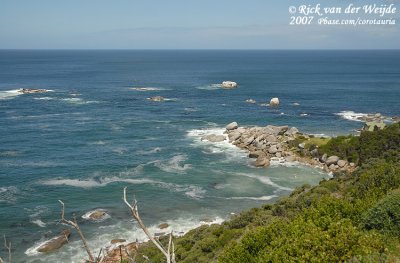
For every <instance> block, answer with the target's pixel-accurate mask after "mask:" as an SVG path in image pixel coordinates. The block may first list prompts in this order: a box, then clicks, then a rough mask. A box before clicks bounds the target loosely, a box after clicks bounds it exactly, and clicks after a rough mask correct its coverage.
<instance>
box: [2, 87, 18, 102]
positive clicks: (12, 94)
mask: <svg viewBox="0 0 400 263" xmlns="http://www.w3.org/2000/svg"><path fill="white" fill-rule="evenodd" d="M22 94H23V93H21V89H14V90H6V91H0V100H2V99H12V98H14V97H15V96H18V95H22Z"/></svg>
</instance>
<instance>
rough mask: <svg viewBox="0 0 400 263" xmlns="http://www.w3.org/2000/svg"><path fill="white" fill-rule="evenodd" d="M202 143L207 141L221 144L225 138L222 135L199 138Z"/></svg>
mask: <svg viewBox="0 0 400 263" xmlns="http://www.w3.org/2000/svg"><path fill="white" fill-rule="evenodd" d="M201 140H202V141H209V142H223V141H225V136H224V135H216V134H210V135H206V136H204V137H202V138H201Z"/></svg>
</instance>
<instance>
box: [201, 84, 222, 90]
mask: <svg viewBox="0 0 400 263" xmlns="http://www.w3.org/2000/svg"><path fill="white" fill-rule="evenodd" d="M221 88H222V84H211V85H204V86H199V87H196V89H201V90H218V89H221Z"/></svg>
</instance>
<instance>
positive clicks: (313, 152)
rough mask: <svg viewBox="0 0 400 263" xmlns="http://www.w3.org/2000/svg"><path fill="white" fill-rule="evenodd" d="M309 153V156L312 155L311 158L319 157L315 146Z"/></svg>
mask: <svg viewBox="0 0 400 263" xmlns="http://www.w3.org/2000/svg"><path fill="white" fill-rule="evenodd" d="M310 154H311V156H312V157H313V158H319V153H318V149H317V148H315V149H314V150H312V151H311V152H310Z"/></svg>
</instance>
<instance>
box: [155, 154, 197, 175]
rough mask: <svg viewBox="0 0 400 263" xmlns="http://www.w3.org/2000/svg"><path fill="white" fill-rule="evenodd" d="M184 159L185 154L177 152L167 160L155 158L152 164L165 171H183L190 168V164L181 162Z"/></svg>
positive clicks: (185, 157)
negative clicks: (177, 153)
mask: <svg viewBox="0 0 400 263" xmlns="http://www.w3.org/2000/svg"><path fill="white" fill-rule="evenodd" d="M186 160H187V155H184V154H179V155H175V156H173V157H172V158H171V159H169V160H167V161H160V160H157V161H155V162H154V166H156V167H158V168H159V169H160V170H162V171H164V172H167V173H184V172H185V171H186V170H188V169H190V168H192V165H191V164H187V163H185V164H182V163H183V162H185V161H186Z"/></svg>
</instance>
